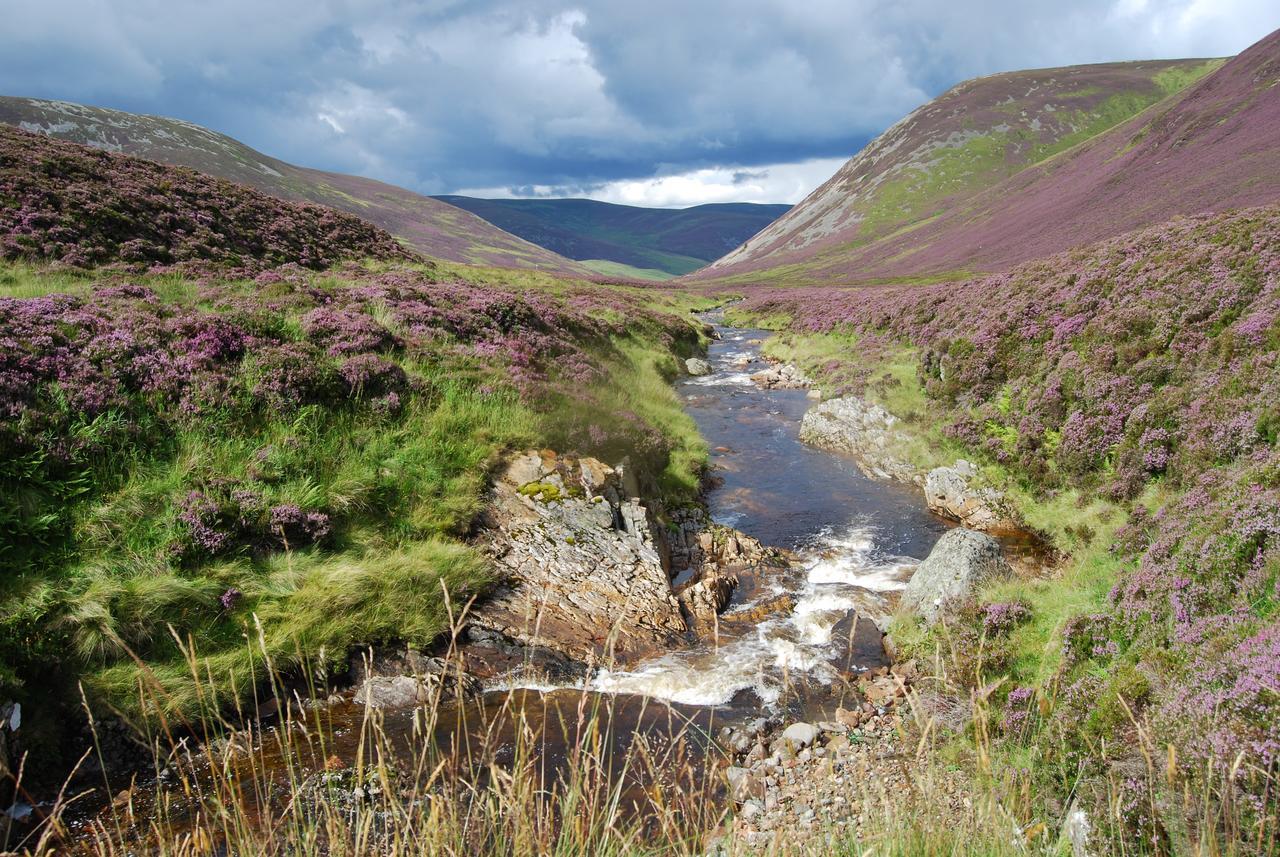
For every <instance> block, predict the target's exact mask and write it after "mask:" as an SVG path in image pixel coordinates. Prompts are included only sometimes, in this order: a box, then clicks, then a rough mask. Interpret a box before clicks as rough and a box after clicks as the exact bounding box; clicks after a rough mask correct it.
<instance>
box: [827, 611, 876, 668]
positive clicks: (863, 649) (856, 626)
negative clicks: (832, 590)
mask: <svg viewBox="0 0 1280 857" xmlns="http://www.w3.org/2000/svg"><path fill="white" fill-rule="evenodd" d="M872 594H874V593H872ZM886 624H887V621H886ZM883 640H884V633H883V631H882V630H881V626H880V625H878V624H877V623H876V622H874V621H872V620H871V619H869V618H867V617H866V616H863V615H861V614H860V613H859V612H857V611H855V610H850V611H848V612H847V613H846V614H845V615H844V616H843V617H842V618H841V619H840V620H839V621H838V622H836V624H835V626H834V627H833V628H832V629H831V643H830V652H831V654H830V656H829V659H830V663H831V665H832V666H834V667H835V668H836V669H837V671H839V672H840V673H841V674H842V675H850V674H853V673H855V672H858V671H863V670H874V669H879V668H881V667H888V666H889V655H888V654H887V653H886V652H885V650H884V642H883Z"/></svg>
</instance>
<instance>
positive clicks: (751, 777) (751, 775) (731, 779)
mask: <svg viewBox="0 0 1280 857" xmlns="http://www.w3.org/2000/svg"><path fill="white" fill-rule="evenodd" d="M724 776H725V780H726V781H727V782H728V784H729V796H730V797H731V798H732V799H733V801H734V803H745V802H746V801H748V800H752V799H755V800H763V799H764V792H765V785H764V780H763V779H761V778H760V776H759V775H758V774H756V773H755V772H754V771H752V770H750V769H748V768H739V767H730V768H726V769H725V772H724Z"/></svg>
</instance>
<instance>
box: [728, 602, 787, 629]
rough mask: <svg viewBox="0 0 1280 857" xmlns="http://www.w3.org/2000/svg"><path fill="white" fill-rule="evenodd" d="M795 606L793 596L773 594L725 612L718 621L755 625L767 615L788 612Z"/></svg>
mask: <svg viewBox="0 0 1280 857" xmlns="http://www.w3.org/2000/svg"><path fill="white" fill-rule="evenodd" d="M795 608H796V599H795V596H793V595H787V594H783V595H775V596H773V597H772V598H766V599H764V600H763V601H757V602H756V603H754V604H752V605H751V606H750V607H744V608H741V609H737V610H733V611H732V612H729V613H725V614H724V615H722V616H721V617H720V623H721V624H726V623H727V624H731V625H734V624H737V625H746V624H750V625H755V624H758V623H759V622H761V621H762V620H764V619H766V618H767V617H769V616H777V615H782V614H786V613H790V612H791V611H792V610H794V609H795Z"/></svg>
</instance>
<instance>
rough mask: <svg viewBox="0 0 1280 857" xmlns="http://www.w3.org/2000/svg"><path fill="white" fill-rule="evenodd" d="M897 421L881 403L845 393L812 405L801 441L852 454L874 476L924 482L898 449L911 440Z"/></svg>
mask: <svg viewBox="0 0 1280 857" xmlns="http://www.w3.org/2000/svg"><path fill="white" fill-rule="evenodd" d="M897 423H898V419H897V417H895V416H894V415H893V414H891V413H889V412H888V411H886V410H885V409H884V408H882V407H880V406H879V405H873V404H871V403H869V402H866V401H863V400H862V399H860V398H858V397H857V396H845V397H843V398H839V399H829V400H827V401H825V402H823V403H822V404H820V405H815V406H814V407H812V408H810V409H809V411H808V412H807V413H805V415H804V419H803V420H802V421H801V423H800V440H802V441H804V442H805V443H808V444H812V445H813V446H818V447H822V448H823V449H831V450H835V451H836V452H844V453H847V454H849V455H850V456H852V457H853V460H854V461H855V462H856V463H857V465H858V467H859V469H860V470H862V472H863V473H865V474H866V475H867V476H870V477H872V478H873V479H897V480H899V481H902V482H911V483H914V484H917V485H922V484H923V483H924V477H923V475H922V474H921V473H920V472H919V471H918V470H917V469H916V468H915V467H913V466H911V465H910V464H908V463H907V462H905V461H903V460H902V459H900V458H898V457H897V455H896V454H895V452H894V451H895V449H898V448H900V447H901V446H902V445H903V444H905V443H906V440H907V438H906V436H905V435H904V434H903V432H902V431H901V430H899V429H898V428H896V426H897Z"/></svg>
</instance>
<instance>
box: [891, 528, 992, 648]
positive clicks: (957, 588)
mask: <svg viewBox="0 0 1280 857" xmlns="http://www.w3.org/2000/svg"><path fill="white" fill-rule="evenodd" d="M1012 575H1013V570H1012V569H1011V568H1010V567H1009V563H1007V562H1006V561H1005V558H1004V554H1003V552H1002V551H1001V549H1000V543H999V542H998V541H996V540H995V539H994V538H992V537H991V536H989V535H987V534H986V533H979V532H976V531H974V530H966V529H964V528H959V527H958V528H956V529H954V530H951V531H949V532H947V533H945V534H943V536H942V538H940V539H938V543H937V544H936V545H934V548H933V550H932V551H931V552H930V553H929V556H928V557H926V558H925V561H924V562H922V563H920V567H919V568H918V569H916V573H915V574H914V575H912V576H911V580H910V581H909V582H908V583H907V588H906V590H905V591H904V592H903V593H902V602H901V606H902V607H903V608H905V609H907V610H909V611H911V612H915V613H919V614H920V615H921V616H923V617H924V619H925V621H926V622H928V623H929V624H932V623H934V622H936V621H937V620H938V618H939V616H941V615H942V614H943V613H944V612H945V611H946V610H948V609H949V607H950V605H953V604H957V603H960V602H963V601H965V600H967V599H969V598H971V597H973V595H974V594H976V593H977V591H978V590H979V589H980V588H982V587H983V586H984V585H986V584H987V583H989V582H992V581H996V580H1002V579H1005V578H1008V577H1011V576H1012Z"/></svg>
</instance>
